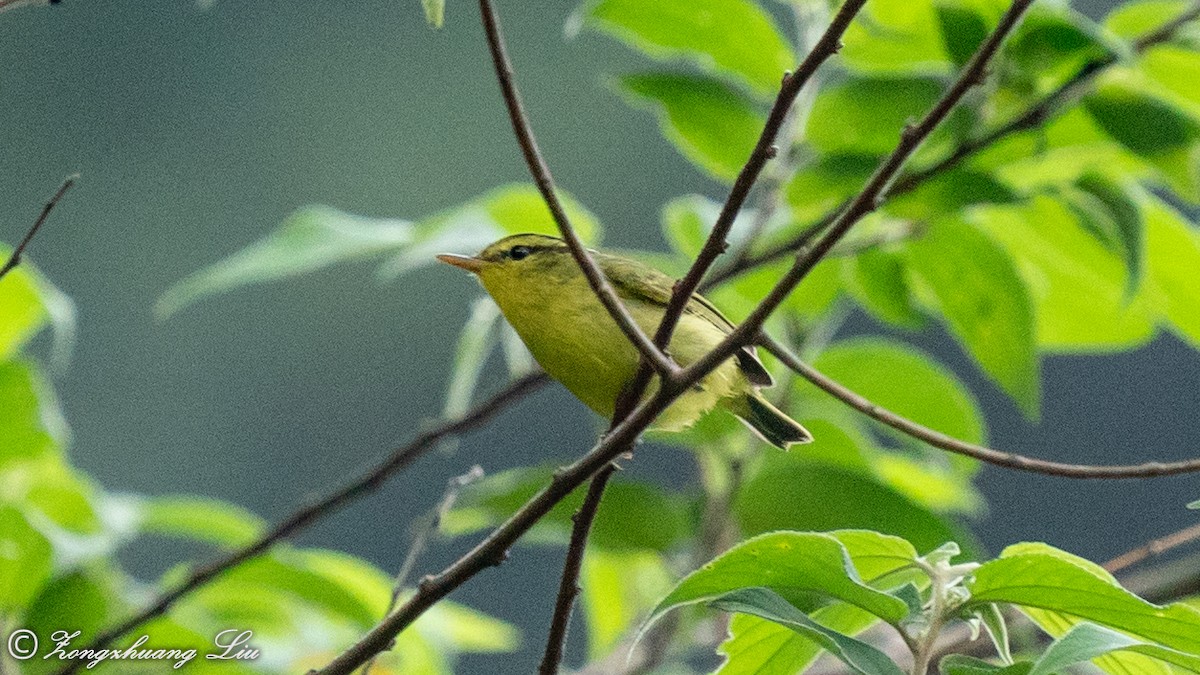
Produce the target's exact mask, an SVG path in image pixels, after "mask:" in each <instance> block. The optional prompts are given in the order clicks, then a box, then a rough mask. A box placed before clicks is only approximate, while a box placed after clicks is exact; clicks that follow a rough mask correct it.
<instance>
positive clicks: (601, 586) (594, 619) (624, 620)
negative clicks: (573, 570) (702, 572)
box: [579, 546, 672, 660]
mask: <svg viewBox="0 0 1200 675" xmlns="http://www.w3.org/2000/svg"><path fill="white" fill-rule="evenodd" d="M671 582H672V577H671V573H670V572H669V571H668V569H667V566H666V564H665V563H664V562H663V559H662V556H661V555H659V554H658V553H655V552H653V551H612V550H608V549H604V548H600V547H596V546H593V547H591V548H589V549H588V551H587V555H586V556H584V559H583V570H582V572H581V573H580V584H579V585H580V587H581V588H582V589H583V596H582V603H583V609H584V612H585V613H586V617H587V620H586V622H585V623H586V625H587V632H588V655H589V660H597V659H600V658H603V657H604V656H607V655H608V654H609V653H611V652H612V650H613V649H614V648H615V647H617V645H618V644H619V643H620V641H621V638H622V637H624V636H625V635H627V634H628V633H629V630H630V629H631V628H632V627H633V626H634V622H636V621H637V620H638V619H639V618H641V617H642V616H644V615H645V613H646V612H647V611H649V610H650V608H651V607H653V606H654V602H655V600H657V599H658V598H661V597H662V596H663V595H664V594H665V593H666V592H667V591H669V590H670V589H671Z"/></svg>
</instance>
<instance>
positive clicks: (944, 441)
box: [759, 335, 1200, 555]
mask: <svg viewBox="0 0 1200 675" xmlns="http://www.w3.org/2000/svg"><path fill="white" fill-rule="evenodd" d="M759 344H760V345H761V346H762V347H763V348H764V349H766V350H767V351H769V352H771V353H772V354H774V355H775V357H776V358H778V359H779V360H780V362H781V363H783V364H784V365H786V366H787V367H788V368H790V369H792V370H793V371H795V372H796V373H797V374H798V375H800V376H801V377H803V378H804V379H806V380H808V381H809V382H812V383H813V384H814V385H816V386H817V387H818V388H820V389H821V390H822V391H824V392H825V393H827V394H829V395H830V396H833V397H834V398H836V399H837V400H839V401H841V402H842V403H845V404H846V405H848V406H850V407H851V408H854V409H855V410H857V411H859V412H861V413H863V414H864V415H866V416H868V417H870V418H871V419H874V420H876V421H878V422H882V423H883V424H886V425H888V426H889V427H891V428H893V429H895V430H897V431H899V432H901V433H904V434H908V435H909V436H912V437H913V438H916V439H918V440H920V441H923V442H925V443H928V444H929V445H932V446H933V447H935V448H939V449H941V450H945V451H947V452H953V453H955V454H958V455H965V456H967V457H973V458H975V459H978V460H980V461H983V462H987V463H988V464H995V465H997V466H1003V467H1006V468H1009V469H1017V470H1020V471H1029V472H1031V473H1040V474H1045V475H1047V476H1059V477H1062V478H1150V477H1154V476H1174V475H1178V474H1183V473H1195V472H1197V471H1200V459H1190V460H1185V461H1181V462H1146V463H1144V464H1134V465H1129V466H1103V465H1099V466H1098V465H1091V464H1064V463H1062V462H1051V461H1047V460H1044V459H1036V458H1033V457H1026V456H1024V455H1016V454H1013V453H1011V452H1003V451H1000V450H994V449H992V448H988V447H984V446H982V445H976V444H974V443H967V442H966V441H961V440H959V439H957V438H953V437H950V436H947V435H946V434H943V433H941V432H938V431H934V430H933V429H930V428H929V427H926V426H923V425H921V424H918V423H916V422H914V421H912V420H910V419H908V418H906V417H902V416H900V415H897V414H896V413H894V412H892V411H890V410H888V409H886V408H883V407H882V406H879V405H877V404H875V403H872V402H871V401H869V400H867V399H866V398H864V397H862V396H860V395H859V394H857V393H855V392H853V391H851V390H850V389H848V388H846V387H845V386H844V385H842V384H839V383H838V382H835V381H834V380H832V379H830V378H829V377H827V376H826V375H825V374H824V373H821V372H820V371H818V370H817V369H816V368H813V367H812V366H810V365H808V364H807V363H804V362H803V361H801V360H800V359H799V357H797V356H796V355H795V354H793V353H792V351H791V350H789V349H788V348H787V347H785V346H784V345H782V344H780V343H779V341H777V340H775V339H773V338H771V337H769V336H765V335H764V336H762V338H761V339H760V340H759ZM1196 536H1200V533H1198V534H1197V535H1196ZM1131 553H1132V552H1131ZM1126 555H1129V554H1126Z"/></svg>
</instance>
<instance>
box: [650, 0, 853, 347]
mask: <svg viewBox="0 0 1200 675" xmlns="http://www.w3.org/2000/svg"><path fill="white" fill-rule="evenodd" d="M865 3H866V0H846V2H844V3H843V4H842V6H841V8H839V9H838V11H837V14H835V15H834V16H833V20H832V21H830V23H829V27H828V28H827V29H825V33H824V34H823V35H821V38H820V39H819V40H817V42H816V44H814V45H813V48H812V50H811V51H810V52H809V53H808V56H807V57H805V59H804V61H803V62H801V63H800V66H799V67H798V68H797V69H796V72H794V73H790V74H788V75H786V76H785V77H784V78H783V84H782V85H781V86H780V88H779V95H778V96H776V97H775V103H774V104H773V105H772V106H771V112H770V113H769V114H768V115H767V121H766V123H765V124H764V125H763V130H762V133H761V134H759V137H758V142H756V143H755V144H754V150H753V151H751V153H750V158H749V159H747V160H746V164H745V165H744V166H743V167H742V170H741V171H739V172H738V176H737V179H736V180H734V182H733V187H732V188H731V189H730V191H729V196H728V197H727V198H726V199H725V205H724V206H722V207H721V212H720V214H719V215H718V216H717V221H716V222H715V223H714V224H713V229H712V232H710V233H709V235H708V239H707V240H706V241H705V242H704V247H703V248H701V249H700V253H699V254H697V255H696V260H695V261H693V262H692V266H691V267H690V268H689V269H688V272H687V274H686V275H685V276H684V277H683V279H680V280H679V282H677V283H676V284H675V289H674V292H673V293H672V294H671V300H670V302H668V303H667V309H666V311H665V313H664V315H663V318H662V321H661V322H660V323H659V324H658V330H657V331H656V332H655V335H654V343H655V344H656V345H659V346H665V345H667V344H670V340H671V333H672V332H673V331H674V330H675V325H676V324H677V323H678V322H679V319H680V317H682V316H683V311H684V309H685V308H686V307H687V305H688V302H690V301H691V299H692V295H693V294H694V293H695V292H696V289H697V288H699V286H700V282H701V281H703V279H704V275H705V274H706V273H707V272H708V270H709V268H710V267H712V265H713V263H714V262H716V260H717V258H718V257H720V255H721V254H722V253H724V252H725V249H726V248H728V246H729V242H728V237H729V230H730V229H731V228H732V227H733V222H734V220H735V219H736V218H737V215H738V212H740V211H741V210H742V205H743V204H744V203H745V202H746V197H747V196H749V194H750V190H751V188H753V187H754V184H755V183H756V182H757V181H758V176H759V174H760V173H762V170H763V167H764V166H766V164H767V162H768V161H770V159H771V158H772V157H774V156H775V155H776V153H777V152H778V150H779V149H778V148H777V147H776V146H775V139H776V137H777V136H778V135H779V130H780V129H781V128H782V127H783V124H784V122H785V121H786V120H787V117H788V111H789V110H791V107H792V103H793V102H794V101H795V100H796V96H797V95H799V93H800V90H801V89H803V88H804V85H806V84H807V83H808V81H809V79H810V78H812V76H813V75H814V74H815V73H816V72H817V69H818V68H820V66H821V64H823V63H825V61H826V60H827V59H829V57H831V56H833V55H834V54H836V53H837V51H838V49H840V48H841V39H842V34H843V33H845V32H846V28H847V27H848V26H849V25H850V21H851V20H852V19H853V18H854V17H855V15H857V14H858V12H859V10H861V9H862V6H863V5H864V4H865Z"/></svg>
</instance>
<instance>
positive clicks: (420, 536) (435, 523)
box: [361, 464, 483, 675]
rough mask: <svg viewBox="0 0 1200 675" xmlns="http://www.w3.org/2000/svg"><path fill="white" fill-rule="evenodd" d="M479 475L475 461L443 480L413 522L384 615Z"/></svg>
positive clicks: (368, 665)
mask: <svg viewBox="0 0 1200 675" xmlns="http://www.w3.org/2000/svg"><path fill="white" fill-rule="evenodd" d="M480 478H483V467H481V466H479V465H478V464H476V465H474V466H472V467H471V468H470V469H468V470H467V472H466V473H464V474H462V475H459V476H455V477H454V478H451V479H450V480H448V481H446V490H445V492H443V493H442V498H441V499H440V500H439V501H438V503H437V506H435V507H433V509H432V510H431V511H430V512H429V515H428V516H426V517H425V518H422V519H421V520H420V521H418V522H417V523H416V530H415V531H414V532H413V540H412V544H410V545H409V547H408V553H406V554H405V555H404V562H403V563H401V564H400V571H399V572H396V579H395V581H393V582H392V597H391V599H390V600H388V606H387V609H386V610H384V612H383V615H384V616H387V615H388V614H391V613H392V610H394V609H396V603H398V602H400V594H401V593H402V592H404V585H405V584H407V583H408V577H409V575H410V574H412V571H413V569H414V568H415V567H416V566H417V559H418V558H420V557H421V554H422V553H424V552H425V548H426V547H427V546H428V545H429V538H430V537H432V536H433V534H434V533H435V532H437V530H438V527H440V526H441V524H442V520H443V519H445V517H446V514H447V513H450V509H452V508H454V502H456V501H458V494H459V493H460V492H462V489H463V488H464V487H466V486H468V485H470V484H471V483H474V482H475V481H477V480H479V479H480ZM375 656H379V655H378V654H376V655H375ZM374 664H375V657H371V660H370V661H367V663H366V665H364V666H363V668H362V673H361V675H370V672H371V666H373V665H374Z"/></svg>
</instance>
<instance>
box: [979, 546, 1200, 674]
mask: <svg viewBox="0 0 1200 675" xmlns="http://www.w3.org/2000/svg"><path fill="white" fill-rule="evenodd" d="M967 586H968V588H969V590H970V591H971V599H970V600H969V601H968V603H967V606H968V607H969V606H975V605H978V604H980V603H986V602H1004V603H1009V604H1013V605H1017V606H1018V607H1020V608H1022V609H1023V610H1024V609H1030V608H1031V609H1038V610H1049V611H1051V612H1058V613H1062V614H1066V615H1069V616H1072V617H1075V618H1077V619H1080V620H1083V621H1092V622H1095V623H1098V624H1101V625H1104V626H1107V627H1109V628H1114V629H1117V630H1120V631H1122V632H1125V633H1129V634H1131V635H1134V636H1137V637H1141V638H1145V639H1146V640H1149V641H1151V642H1156V643H1159V644H1161V645H1163V646H1165V647H1168V648H1171V649H1175V650H1179V651H1182V652H1186V653H1190V654H1197V655H1200V611H1198V610H1196V609H1194V608H1192V607H1188V606H1186V605H1183V604H1179V603H1176V604H1172V605H1167V606H1158V605H1153V604H1151V603H1149V602H1147V601H1145V600H1143V599H1141V598H1139V597H1137V596H1136V595H1134V594H1133V593H1130V592H1129V591H1127V590H1125V589H1124V588H1122V587H1121V586H1120V585H1118V584H1117V582H1116V581H1115V580H1114V579H1113V578H1112V575H1110V574H1107V573H1106V572H1104V571H1103V570H1102V569H1100V568H1099V567H1098V566H1096V565H1095V564H1094V563H1090V562H1088V561H1086V560H1083V559H1082V558H1078V557H1076V556H1072V555H1070V554H1068V553H1065V552H1063V551H1059V550H1056V549H1053V548H1051V547H1049V546H1046V545H1044V544H1022V545H1017V546H1012V547H1009V548H1008V549H1006V550H1005V551H1004V552H1003V553H1002V554H1001V557H1000V558H997V559H996V560H991V561H989V562H986V563H984V564H983V565H982V566H980V567H979V569H977V570H975V573H974V576H973V580H972V581H969V582H968V584H967ZM1034 618H1035V620H1036V617H1034Z"/></svg>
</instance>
